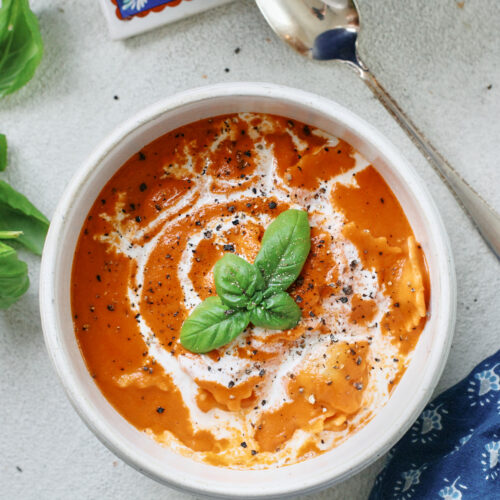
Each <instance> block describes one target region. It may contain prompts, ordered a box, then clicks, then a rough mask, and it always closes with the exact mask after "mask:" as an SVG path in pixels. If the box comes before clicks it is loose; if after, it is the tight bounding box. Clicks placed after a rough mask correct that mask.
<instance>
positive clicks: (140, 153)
mask: <svg viewBox="0 0 500 500" xmlns="http://www.w3.org/2000/svg"><path fill="white" fill-rule="evenodd" d="M145 159H146V155H145V154H144V153H143V152H142V151H139V160H141V161H144V160H145Z"/></svg>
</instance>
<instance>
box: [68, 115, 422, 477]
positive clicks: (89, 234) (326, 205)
mask: <svg viewBox="0 0 500 500" xmlns="http://www.w3.org/2000/svg"><path fill="white" fill-rule="evenodd" d="M289 209H298V210H301V211H305V212H307V218H308V222H309V226H310V240H311V247H310V248H311V249H310V252H309V254H308V256H307V260H306V261H305V264H304V266H303V268H302V270H301V272H300V275H299V276H298V278H297V279H296V280H295V281H294V282H293V284H292V285H291V286H290V287H289V288H288V289H287V290H286V292H287V293H288V294H289V295H290V296H291V297H292V298H293V300H294V302H295V303H296V304H297V305H298V307H299V308H300V313H301V317H300V320H299V321H298V324H297V325H296V326H294V327H293V328H291V329H288V330H272V329H268V328H264V327H257V326H255V325H253V324H252V323H251V322H250V323H249V324H248V326H247V327H246V329H244V331H243V332H242V333H241V334H240V335H238V336H237V337H236V338H235V339H234V340H232V341H231V342H230V343H228V344H227V345H224V346H222V347H219V348H218V349H214V350H212V351H209V352H207V353H204V354H196V353H193V352H191V351H189V350H187V349H186V348H184V347H183V345H182V344H181V342H180V332H181V328H182V326H183V323H184V322H185V321H186V319H187V318H188V317H189V315H190V314H191V313H192V311H193V310H194V309H195V308H196V307H197V306H198V305H199V304H200V303H201V302H202V301H204V300H205V299H207V298H208V297H211V296H214V295H215V294H216V290H215V284H214V277H213V268H214V265H215V264H216V263H217V262H218V261H219V260H220V259H221V258H222V257H223V256H224V254H227V253H231V254H234V255H237V256H240V257H242V258H244V259H245V260H246V261H247V262H248V263H253V262H254V260H255V258H256V255H257V253H258V252H259V248H260V247H261V243H262V237H263V234H264V232H265V230H266V228H267V227H268V226H269V225H270V224H271V223H272V221H273V220H275V219H276V218H277V217H278V215H279V214H281V213H283V212H284V211H286V210H289ZM429 293H430V290H429V280H428V275H427V271H426V266H425V259H424V254H423V252H422V249H421V247H420V245H419V244H418V242H417V241H416V240H415V237H414V235H413V232H412V229H411V227H410V225H409V223H408V220H407V218H406V216H405V214H404V212H403V210H402V208H401V206H400V204H399V202H398V200H397V199H396V198H395V196H394V194H393V192H392V191H391V189H390V188H389V186H388V185H387V184H386V182H385V181H384V179H383V178H382V177H381V175H380V174H379V173H378V172H377V170H376V169H375V168H374V167H373V166H372V165H370V164H369V163H368V162H367V161H366V160H365V159H364V158H363V157H362V156H361V155H360V154H359V153H358V152H357V151H356V150H355V149H353V147H352V146H351V145H350V144H348V143H347V142H345V141H343V140H341V139H339V138H337V137H334V136H332V135H330V134H327V133H325V132H324V131H322V130H318V129H316V128H314V127H311V126H308V125H305V124H303V123H299V122H297V121H294V120H289V119H287V118H283V117H280V116H274V115H266V114H251V113H244V114H232V115H226V116H217V117H214V118H210V119H205V120H201V121H198V122H196V123H192V124H189V125H186V126H183V127H181V128H179V129H177V130H174V131H172V132H169V133H168V134H166V135H164V136H163V137H160V138H158V139H157V140H155V141H154V142H152V143H151V144H149V145H147V146H145V147H144V148H143V149H142V150H141V151H139V152H138V153H137V154H134V155H133V157H131V158H130V159H129V160H128V161H127V162H126V163H125V164H124V165H123V166H122V167H121V168H120V169H119V170H118V171H117V172H116V174H115V175H114V176H113V177H112V178H111V180H110V181H109V182H108V183H107V184H106V186H104V188H103V190H102V191H101V193H100V194H99V196H98V197H97V199H96V200H95V203H94V204H93V206H92V208H91V210H90V212H89V214H88V216H87V218H86V220H85V223H84V225H83V228H82V230H81V234H80V237H79V240H78V244H77V248H76V252H75V256H74V261H73V271H72V281H71V298H72V312H73V318H74V328H75V334H76V337H77V340H78V343H79V346H80V349H81V352H82V355H83V357H84V359H85V362H86V364H87V367H88V370H89V372H90V374H91V376H92V377H93V378H94V380H95V383H96V384H97V385H98V387H99V388H100V390H101V391H102V393H103V394H104V396H105V397H106V398H107V400H108V401H109V402H110V403H111V404H112V405H113V406H114V408H115V409H116V410H117V411H118V412H119V413H120V414H121V415H122V416H123V417H124V418H125V419H127V420H128V421H129V422H130V423H131V424H132V425H133V426H135V427H136V428H137V429H138V430H139V431H142V432H145V433H147V434H148V435H150V436H151V438H152V439H155V440H157V441H158V442H160V443H162V444H163V445H165V446H168V447H170V448H171V449H173V450H175V451H176V452H178V453H180V454H182V455H185V456H188V457H191V458H193V459H195V460H199V461H203V462H206V463H210V464H213V465H218V466H224V467H229V468H234V469H259V468H270V467H279V466H283V465H288V464H293V463H296V462H299V461H302V460H306V459H308V458H311V457H314V456H316V455H318V454H321V453H324V452H326V451H328V450H331V449H332V448H333V447H335V446H337V445H339V444H340V443H342V442H343V441H345V440H346V439H348V438H349V436H350V435H352V434H353V433H354V432H356V431H357V430H359V429H360V428H361V427H362V426H363V425H365V424H366V423H367V422H368V421H369V420H370V419H371V418H372V417H373V416H374V415H375V414H376V413H377V411H379V410H380V408H381V407H383V406H384V404H385V403H386V402H387V401H388V399H389V398H390V395H391V392H392V390H393V389H394V387H395V386H396V384H397V383H398V381H399V380H400V378H401V376H402V375H403V374H404V371H405V369H406V367H407V366H408V363H409V361H410V359H411V354H412V351H413V349H414V347H415V345H416V343H417V341H418V338H419V335H420V333H421V332H422V329H423V328H424V325H425V322H426V318H427V314H428V312H427V308H428V302H429Z"/></svg>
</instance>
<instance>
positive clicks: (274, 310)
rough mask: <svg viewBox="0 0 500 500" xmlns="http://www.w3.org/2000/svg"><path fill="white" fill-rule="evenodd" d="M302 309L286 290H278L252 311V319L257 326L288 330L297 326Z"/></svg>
mask: <svg viewBox="0 0 500 500" xmlns="http://www.w3.org/2000/svg"><path fill="white" fill-rule="evenodd" d="M301 317H302V311H301V310H300V307H299V306H298V305H297V304H296V303H295V301H294V300H293V299H292V297H290V295H288V293H286V292H278V293H276V294H274V295H271V297H269V298H267V299H265V300H264V301H262V302H261V304H260V305H259V306H257V307H256V308H255V309H252V311H250V321H251V322H252V323H253V324H254V325H255V326H261V327H263V328H270V329H272V330H288V329H289V328H293V327H294V326H297V323H298V322H299V321H300V318H301Z"/></svg>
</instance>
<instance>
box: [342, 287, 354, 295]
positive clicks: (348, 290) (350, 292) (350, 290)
mask: <svg viewBox="0 0 500 500" xmlns="http://www.w3.org/2000/svg"><path fill="white" fill-rule="evenodd" d="M342 291H343V292H344V293H345V294H346V295H352V286H351V285H347V286H345V287H343V288H342Z"/></svg>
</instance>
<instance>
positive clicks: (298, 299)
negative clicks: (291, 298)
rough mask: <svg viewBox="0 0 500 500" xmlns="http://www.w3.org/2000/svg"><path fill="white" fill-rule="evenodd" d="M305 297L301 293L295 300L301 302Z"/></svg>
mask: <svg viewBox="0 0 500 500" xmlns="http://www.w3.org/2000/svg"><path fill="white" fill-rule="evenodd" d="M303 300H304V299H303V298H302V297H301V296H300V295H297V297H295V302H297V303H298V304H300V303H301V302H302V301H303Z"/></svg>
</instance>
